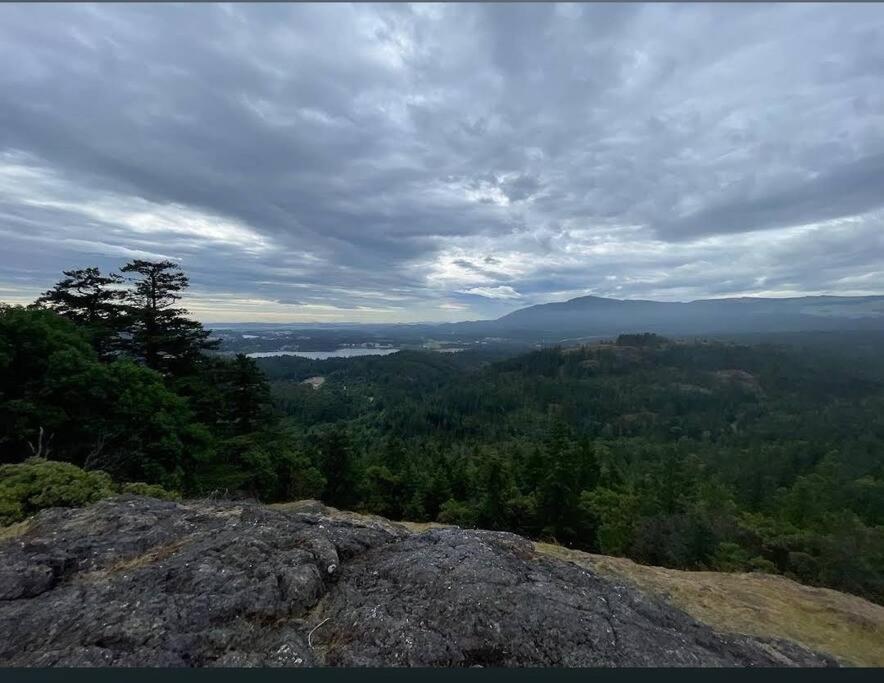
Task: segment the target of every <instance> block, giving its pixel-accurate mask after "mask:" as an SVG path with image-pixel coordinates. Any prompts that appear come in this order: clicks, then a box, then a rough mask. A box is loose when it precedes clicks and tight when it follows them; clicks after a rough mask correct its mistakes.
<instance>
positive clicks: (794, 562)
mask: <svg viewBox="0 0 884 683" xmlns="http://www.w3.org/2000/svg"><path fill="white" fill-rule="evenodd" d="M187 286H188V280H187V277H186V275H185V274H184V273H183V272H182V271H181V270H180V268H178V266H177V265H176V264H174V263H172V262H167V261H164V262H150V261H141V260H135V261H132V262H130V263H128V264H126V265H125V266H123V267H122V268H121V269H120V273H111V274H106V275H102V273H101V272H100V271H99V270H98V269H97V268H86V269H82V270H72V271H67V272H65V274H64V278H63V279H62V280H60V281H59V282H58V283H57V284H56V285H55V286H54V287H53V288H51V289H50V290H48V291H47V292H46V293H45V294H44V295H43V296H41V297H40V298H39V299H38V300H37V301H36V302H35V303H34V304H33V305H32V306H29V307H20V306H3V307H2V308H0V461H2V462H3V463H5V464H3V465H0V523H6V524H8V523H13V522H16V521H19V520H20V519H22V518H23V517H24V516H26V515H28V514H32V513H33V512H34V511H36V510H38V509H40V508H41V507H46V506H48V505H57V504H65V503H68V504H71V501H73V502H88V501H90V500H93V499H95V498H96V497H99V496H103V495H109V493H110V492H114V491H128V492H135V493H145V494H148V495H158V496H168V497H198V496H210V495H211V496H223V497H250V498H257V499H259V500H261V501H265V502H278V501H286V500H296V499H300V498H320V499H322V500H323V501H324V502H325V503H327V504H329V505H332V506H335V507H340V508H345V509H352V510H358V511H364V512H371V513H376V514H380V515H384V516H386V517H389V518H391V519H408V520H414V521H437V522H440V523H447V524H457V525H461V526H467V527H481V528H487V529H499V530H508V531H513V532H516V533H519V534H523V535H525V536H528V537H530V538H534V539H541V540H548V541H554V542H557V543H560V544H563V545H566V546H569V547H574V548H579V549H583V550H588V551H592V552H598V553H604V554H611V555H620V556H626V557H629V558H632V559H634V560H636V561H638V562H642V563H646V564H654V565H661V566H666V567H676V568H684V569H695V570H702V569H709V570H717V571H763V572H769V573H780V574H784V575H786V576H789V577H792V578H795V579H797V580H799V581H802V582H805V583H808V584H811V585H819V586H827V587H832V588H836V589H838V590H844V591H848V592H851V593H855V594H858V595H862V596H865V597H867V598H869V599H872V600H874V601H876V602H879V603H884V355H882V354H881V353H880V348H881V346H880V345H878V341H880V340H879V339H878V338H877V337H875V338H872V337H870V336H868V335H863V334H859V335H847V334H845V335H838V334H837V333H831V332H829V333H826V334H825V335H816V336H814V335H812V334H808V335H797V336H796V338H793V339H789V340H776V341H770V340H768V341H765V340H763V339H753V340H751V341H748V340H747V341H734V340H711V339H667V338H665V337H661V336H658V335H655V334H629V335H620V336H619V337H617V338H615V339H611V340H608V341H605V342H599V343H594V344H590V345H586V346H575V347H567V348H558V347H554V348H539V349H537V350H535V351H532V352H530V353H527V354H521V355H517V356H512V351H507V350H505V349H495V348H493V347H491V348H488V349H485V350H481V351H478V350H469V351H464V352H461V353H449V354H441V353H434V352H430V351H400V352H399V353H395V354H391V355H388V356H373V357H362V358H353V359H329V360H323V361H316V360H307V359H303V358H298V357H294V356H285V357H277V358H263V359H260V360H257V361H256V360H253V359H251V358H248V357H246V356H244V355H241V354H232V353H224V352H223V348H220V349H219V348H218V342H217V340H216V339H213V338H212V336H211V334H210V332H209V331H208V330H205V329H204V328H203V327H202V326H201V325H200V324H199V323H197V322H195V321H193V320H192V319H190V317H189V315H188V313H187V311H186V310H184V309H182V308H180V307H179V306H178V304H179V300H180V298H181V296H182V295H183V291H184V290H185V289H186V287H187ZM640 322H641V321H636V325H637V326H640ZM869 334H872V333H869ZM805 342H806V343H805ZM314 377H322V378H323V380H324V381H323V382H322V383H321V384H320V383H318V382H314V383H305V382H304V380H307V379H309V378H314Z"/></svg>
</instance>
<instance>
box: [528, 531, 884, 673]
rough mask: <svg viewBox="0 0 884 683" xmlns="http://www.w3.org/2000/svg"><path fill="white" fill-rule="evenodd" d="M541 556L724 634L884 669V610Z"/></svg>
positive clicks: (595, 560)
mask: <svg viewBox="0 0 884 683" xmlns="http://www.w3.org/2000/svg"><path fill="white" fill-rule="evenodd" d="M534 545H535V548H536V549H537V551H538V552H540V553H541V554H544V555H549V556H553V557H557V558H559V559H563V560H567V561H570V562H574V563H575V564H578V565H582V566H585V567H587V568H591V569H594V570H596V571H598V572H599V573H601V574H604V575H607V576H609V577H612V578H617V579H625V580H627V581H629V582H631V583H633V584H634V585H636V586H637V587H638V588H640V589H641V590H644V591H646V592H648V593H653V594H655V595H658V596H660V597H662V598H664V599H665V600H667V601H668V602H670V603H672V604H673V605H675V606H677V607H679V608H681V609H683V610H684V611H685V612H687V613H688V614H690V615H691V616H692V617H694V618H695V619H697V620H698V621H702V622H704V623H706V624H709V625H710V626H712V627H713V628H715V629H717V630H719V631H728V632H731V633H742V634H746V635H752V636H760V637H775V638H785V639H787V640H792V641H794V642H797V643H800V644H802V645H804V646H805V647H808V648H810V649H812V650H817V651H819V652H825V653H828V654H830V655H832V656H834V657H836V658H838V659H839V660H840V661H841V662H842V663H844V664H851V665H856V666H884V607H882V606H880V605H876V604H874V603H871V602H869V601H868V600H863V599H862V598H859V597H856V596H854V595H848V594H846V593H839V592H838V591H834V590H830V589H828V588H814V587H811V586H805V585H802V584H800V583H797V582H795V581H791V580H789V579H786V578H784V577H782V576H773V575H770V574H728V573H721V572H688V571H680V570H677V569H666V568H663V567H647V566H644V565H640V564H636V563H635V562H632V561H631V560H627V559H623V558H617V557H607V556H604V555H591V554H588V553H582V552H579V551H576V550H569V549H567V548H562V547H561V546H556V545H550V544H547V543H535V544H534Z"/></svg>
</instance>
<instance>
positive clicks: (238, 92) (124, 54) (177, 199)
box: [0, 4, 884, 322]
mask: <svg viewBox="0 0 884 683" xmlns="http://www.w3.org/2000/svg"><path fill="white" fill-rule="evenodd" d="M0 240H2V242H0V244H2V249H0V300H3V301H6V302H14V303H25V302H29V301H31V300H32V299H33V297H34V296H35V295H36V294H37V293H38V292H39V291H41V290H43V289H46V288H47V287H48V286H49V285H51V284H52V283H53V282H54V281H55V280H57V279H58V277H57V276H58V275H59V274H60V271H61V270H62V269H63V268H71V267H77V266H84V265H99V266H101V267H103V268H115V267H118V266H119V265H122V264H123V263H124V262H125V261H126V260H127V259H129V258H132V257H141V258H170V259H175V260H177V261H179V262H180V263H181V264H182V266H183V267H184V269H185V270H186V271H187V272H188V273H189V274H190V276H191V281H192V288H191V295H190V296H189V297H188V299H187V302H186V303H187V305H188V306H189V308H190V309H191V311H193V312H194V313H195V314H196V315H197V317H199V318H201V319H202V320H204V321H208V322H212V321H215V322H217V321H234V320H238V321H249V320H268V321H271V320H272V321H281V320H292V321H308V320H310V321H334V320H348V321H415V320H461V319H475V318H481V317H490V316H496V315H499V314H502V313H505V312H507V311H510V310H513V309H515V308H518V307H522V306H525V305H529V304H533V303H540V302H546V301H555V300H563V299H567V298H570V297H574V296H580V295H584V294H595V295H599V296H613V297H619V298H654V299H661V300H691V299H696V298H707V297H721V296H741V295H765V296H787V295H801V294H818V293H829V294H873V293H874V294H879V293H884V5H874V4H864V5H853V6H850V5H844V4H837V5H835V4H833V5H823V4H813V5H794V4H793V5H742V6H735V5H713V4H709V5H697V4H685V5H662V4H651V5H623V4H605V5H550V4H546V5H527V4H519V5H509V6H507V5H463V4H459V5H417V6H411V7H409V6H405V5H389V6H388V5H355V6H347V5H291V6H289V5H279V4H274V5H261V6H258V5H184V6H174V5H115V6H109V5H95V6H89V5H57V6H47V5H38V6H31V5H24V4H22V5H13V4H2V5H0Z"/></svg>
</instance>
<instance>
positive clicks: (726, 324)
mask: <svg viewBox="0 0 884 683" xmlns="http://www.w3.org/2000/svg"><path fill="white" fill-rule="evenodd" d="M440 327H441V328H444V329H445V332H446V333H450V334H485V335H488V336H516V337H546V336H555V337H578V336H594V335H614V334H621V333H626V332H658V333H662V334H716V333H717V334H721V333H746V332H796V331H810V330H844V329H875V330H878V329H884V296H862V297H845V296H808V297H794V298H783V299H774V298H754V297H741V298H732V299H698V300H696V301H690V302H668V301H650V300H646V299H608V298H604V297H598V296H584V297H578V298H575V299H569V300H568V301H562V302H555V303H548V304H537V305H534V306H528V307H527V308H522V309H519V310H517V311H513V312H512V313H509V314H507V315H504V316H502V317H500V318H498V319H496V320H482V321H473V322H463V323H449V324H445V325H441V326H440Z"/></svg>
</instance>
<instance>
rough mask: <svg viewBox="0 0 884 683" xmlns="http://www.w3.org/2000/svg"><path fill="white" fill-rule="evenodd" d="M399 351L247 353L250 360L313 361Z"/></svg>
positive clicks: (380, 354)
mask: <svg viewBox="0 0 884 683" xmlns="http://www.w3.org/2000/svg"><path fill="white" fill-rule="evenodd" d="M398 351H399V349H335V350H334V351H256V352H255V353H247V354H246V355H247V356H248V357H249V358H273V357H275V356H300V357H301V358H310V359H311V360H325V359H327V358H356V357H358V356H389V355H390V354H391V353H396V352H398Z"/></svg>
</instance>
